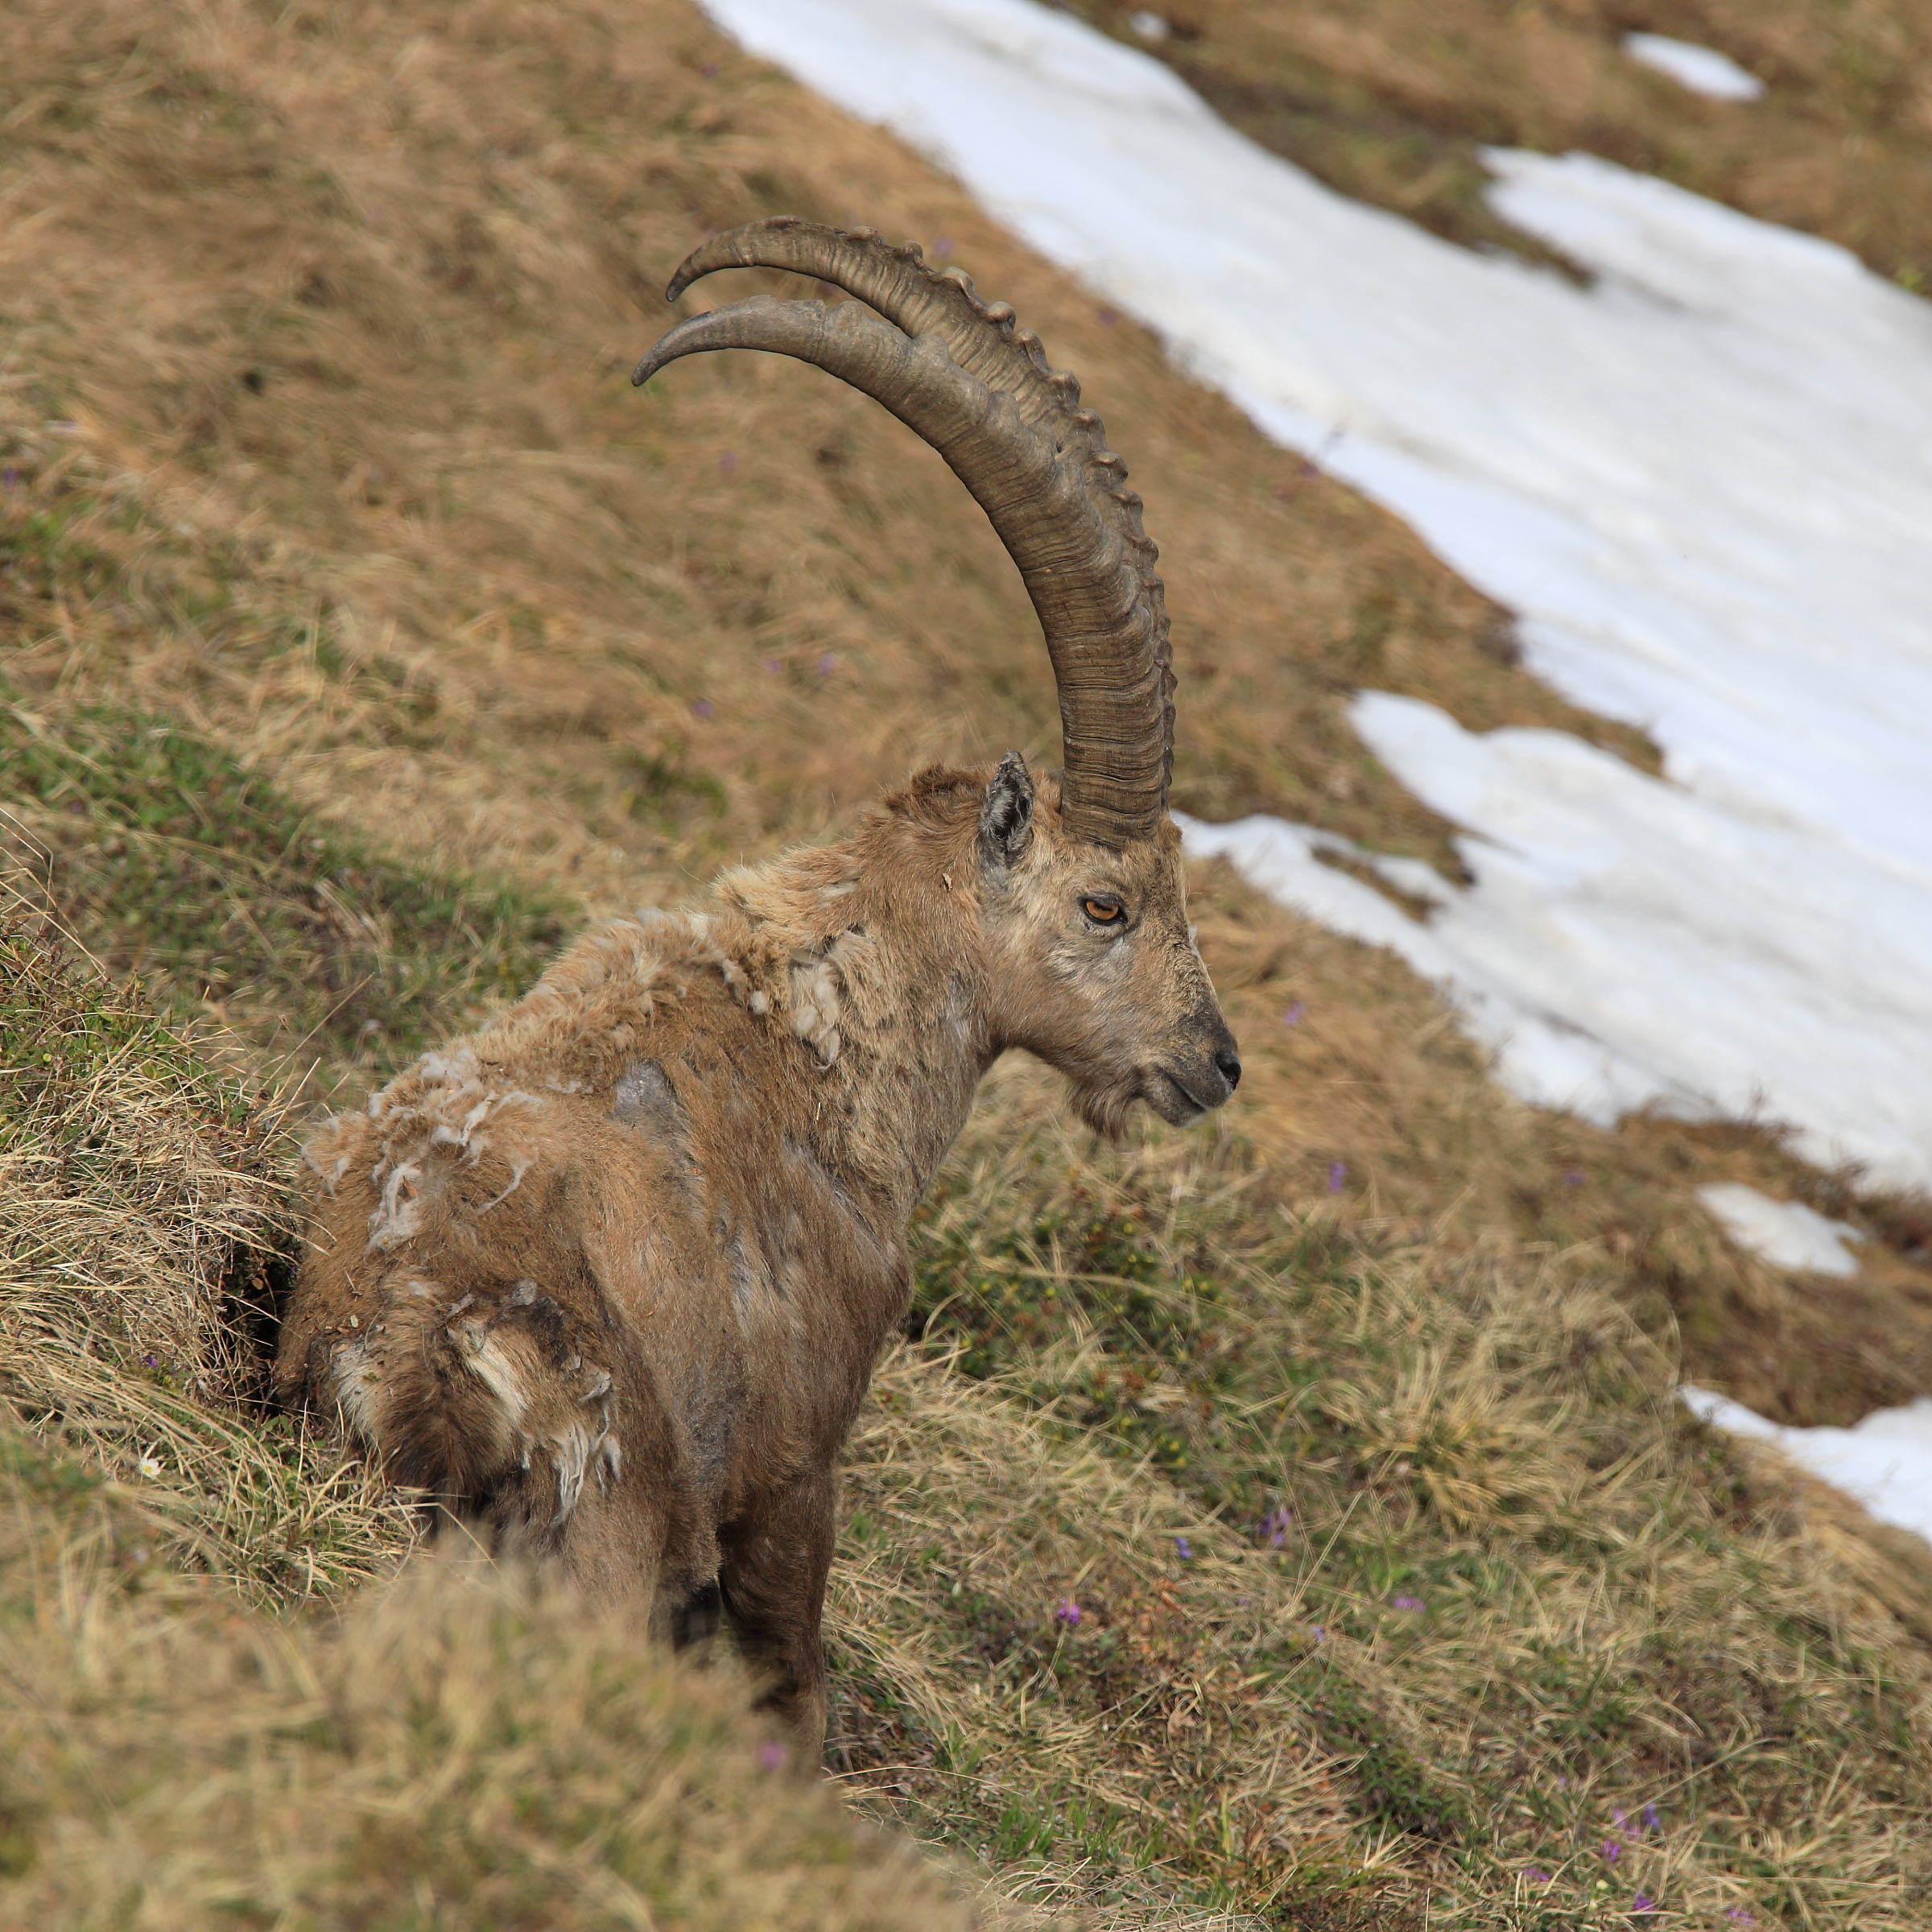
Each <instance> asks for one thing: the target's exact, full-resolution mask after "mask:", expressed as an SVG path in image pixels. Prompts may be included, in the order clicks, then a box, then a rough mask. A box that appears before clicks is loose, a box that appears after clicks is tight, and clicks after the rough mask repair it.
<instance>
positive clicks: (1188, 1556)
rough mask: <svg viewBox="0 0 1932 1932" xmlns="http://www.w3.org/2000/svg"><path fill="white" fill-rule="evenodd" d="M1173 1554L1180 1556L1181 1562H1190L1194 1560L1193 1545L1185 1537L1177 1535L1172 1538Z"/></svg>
mask: <svg viewBox="0 0 1932 1932" xmlns="http://www.w3.org/2000/svg"><path fill="white" fill-rule="evenodd" d="M1174 1554H1176V1555H1177V1556H1179V1558H1180V1559H1181V1561H1182V1562H1183V1563H1192V1562H1193V1561H1194V1546H1193V1545H1192V1544H1191V1543H1190V1542H1188V1541H1187V1538H1186V1537H1184V1536H1177V1537H1176V1538H1174Z"/></svg>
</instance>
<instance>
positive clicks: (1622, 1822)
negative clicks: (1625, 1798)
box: [1610, 1810, 1630, 1838]
mask: <svg viewBox="0 0 1932 1932" xmlns="http://www.w3.org/2000/svg"><path fill="white" fill-rule="evenodd" d="M1610 1822H1611V1823H1612V1824H1613V1825H1615V1826H1616V1828H1617V1830H1618V1831H1620V1832H1622V1833H1623V1835H1624V1837H1626V1838H1628V1837H1629V1835H1630V1821H1629V1818H1626V1817H1625V1816H1624V1814H1623V1813H1622V1812H1620V1811H1616V1810H1613V1811H1612V1813H1611V1814H1610Z"/></svg>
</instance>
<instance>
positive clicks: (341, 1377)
mask: <svg viewBox="0 0 1932 1932" xmlns="http://www.w3.org/2000/svg"><path fill="white" fill-rule="evenodd" d="M329 1373H330V1376H331V1377H332V1379H333V1381H334V1382H335V1385H336V1407H337V1408H339V1409H340V1410H341V1411H342V1419H343V1421H344V1422H346V1423H347V1424H348V1425H349V1433H350V1435H353V1436H355V1437H357V1438H358V1439H360V1440H361V1442H362V1443H363V1444H364V1445H365V1447H369V1448H370V1449H378V1448H380V1447H381V1446H382V1445H381V1444H380V1443H379V1442H378V1439H377V1436H376V1411H375V1399H376V1371H375V1368H374V1364H372V1363H371V1362H370V1360H369V1348H368V1345H367V1344H365V1343H362V1342H351V1343H350V1344H349V1345H348V1346H347V1347H346V1348H338V1349H337V1350H336V1353H335V1359H334V1360H332V1362H331V1363H330V1364H329Z"/></svg>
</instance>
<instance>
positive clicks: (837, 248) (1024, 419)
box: [631, 217, 1174, 848]
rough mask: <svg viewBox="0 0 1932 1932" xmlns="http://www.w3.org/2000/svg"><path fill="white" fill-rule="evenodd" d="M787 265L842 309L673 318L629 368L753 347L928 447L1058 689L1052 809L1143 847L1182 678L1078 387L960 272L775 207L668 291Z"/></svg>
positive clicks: (1157, 583)
mask: <svg viewBox="0 0 1932 1932" xmlns="http://www.w3.org/2000/svg"><path fill="white" fill-rule="evenodd" d="M749 267H768V268H786V269H791V270H794V271H795V273H797V274H800V275H813V276H816V277H817V278H818V279H819V280H821V281H825V282H830V283H835V284H836V286H837V287H840V288H843V289H844V290H845V291H847V292H848V293H849V294H851V295H857V297H858V298H859V299H860V300H861V301H862V302H864V303H867V304H868V305H869V307H870V308H874V309H877V311H878V312H879V315H880V316H884V317H885V318H886V320H884V321H883V322H881V320H879V319H878V316H873V315H869V314H868V313H867V312H865V309H862V308H857V307H856V306H854V305H853V304H851V303H844V304H841V305H840V307H839V308H836V309H828V308H826V307H825V305H824V303H819V302H777V301H774V300H772V299H770V297H767V296H758V297H754V298H753V299H751V300H750V301H747V302H737V303H731V304H730V305H729V306H728V307H726V308H720V309H714V310H712V312H710V313H709V314H708V315H704V316H694V317H693V318H692V319H691V320H690V321H688V322H683V323H680V324H679V325H678V326H677V327H676V328H674V329H672V330H671V332H669V333H668V334H667V336H664V338H663V340H662V341H660V342H658V344H657V345H655V346H654V348H653V349H651V351H650V353H649V354H648V355H646V357H644V359H643V361H641V362H640V363H639V364H638V367H637V369H636V371H635V373H634V374H633V376H632V378H631V380H632V381H633V382H637V383H640V384H642V383H643V382H648V381H649V380H650V378H651V377H652V376H654V374H657V372H658V370H659V369H662V368H663V366H664V365H666V364H667V363H668V362H671V361H675V360H676V359H677V357H680V356H686V355H692V354H696V353H700V352H702V351H704V350H707V349H765V350H768V351H770V352H771V353H774V354H779V355H789V356H795V357H799V359H800V360H802V361H807V362H812V363H815V364H816V365H818V366H819V368H821V369H826V370H828V371H829V372H830V373H831V374H833V375H836V376H837V377H839V378H840V379H841V380H843V381H844V382H848V383H850V384H851V385H852V387H853V388H855V389H860V390H864V391H865V394H867V395H869V396H871V397H872V398H873V399H874V400H875V401H877V402H878V403H883V404H884V405H885V407H886V408H887V409H889V410H890V411H892V413H893V414H894V415H895V416H897V417H898V419H900V421H901V422H902V423H906V425H907V426H908V427H910V428H911V429H913V430H914V431H916V432H917V433H918V434H919V436H923V438H924V439H925V440H926V441H927V442H928V443H930V444H931V445H932V446H933V448H935V449H936V450H938V451H939V454H940V455H941V456H943V457H944V458H945V459H946V460H947V463H948V464H950V465H951V466H952V470H953V473H954V474H955V475H956V476H957V477H959V479H960V481H961V482H963V483H964V485H966V487H967V489H969V490H970V491H972V494H973V496H974V497H975V498H976V500H977V502H979V504H980V507H981V508H982V509H983V510H985V512H986V514H987V516H988V517H989V518H990V519H991V521H992V523H993V528H994V530H997V532H998V534H999V536H1000V539H1001V542H1002V543H1005V546H1006V548H1007V551H1009V554H1010V555H1011V556H1012V558H1013V562H1014V563H1015V564H1017V565H1018V567H1019V571H1020V575H1021V576H1022V578H1023V579H1024V580H1025V581H1026V588H1027V592H1028V594H1029V595H1030V597H1032V599H1033V606H1034V609H1035V610H1036V611H1037V612H1038V613H1039V619H1040V625H1041V628H1042V630H1044V631H1045V633H1046V636H1047V652H1048V654H1049V655H1050V656H1051V658H1052V660H1053V671H1054V679H1055V683H1057V684H1058V686H1059V699H1060V725H1061V733H1062V739H1063V762H1064V766H1065V774H1064V778H1063V783H1062V787H1061V795H1062V809H1063V815H1064V817H1065V819H1066V821H1067V824H1068V825H1069V827H1070V828H1071V829H1072V830H1074V831H1075V832H1078V833H1079V834H1080V835H1081V836H1083V837H1085V838H1088V839H1092V840H1094V841H1095V842H1096V843H1097V844H1103V845H1109V846H1113V847H1115V848H1119V847H1121V846H1122V845H1125V844H1126V843H1127V842H1128V841H1129V840H1132V839H1136V838H1145V837H1146V836H1149V835H1150V833H1151V832H1153V830H1154V827H1155V825H1156V824H1158V822H1159V819H1160V816H1161V813H1162V809H1163V808H1164V807H1165V806H1166V800H1167V780H1168V773H1169V769H1170V766H1171V764H1172V762H1173V755H1174V696H1173V693H1174V673H1173V670H1172V667H1171V663H1170V650H1169V646H1168V641H1167V613H1166V602H1165V599H1164V597H1163V595H1162V588H1161V580H1160V579H1159V577H1158V576H1156V575H1155V574H1154V559H1155V557H1156V555H1157V554H1158V553H1157V552H1156V551H1155V549H1154V545H1153V544H1152V543H1150V541H1149V540H1148V538H1147V536H1146V533H1145V532H1144V531H1143V530H1141V499H1140V498H1139V497H1137V496H1136V495H1135V494H1134V493H1133V491H1132V490H1130V489H1128V488H1127V487H1126V475H1127V471H1126V466H1125V464H1123V463H1122V462H1121V460H1120V458H1119V457H1118V456H1115V455H1114V454H1113V452H1111V451H1110V450H1108V448H1107V446H1106V431H1105V430H1104V427H1103V426H1102V424H1101V423H1100V418H1099V417H1098V416H1096V415H1094V413H1093V412H1092V411H1091V410H1087V409H1083V408H1081V407H1080V385H1079V384H1078V383H1077V382H1075V380H1074V378H1072V377H1071V376H1070V375H1066V374H1060V373H1059V372H1057V371H1055V370H1054V369H1050V368H1048V366H1047V359H1046V357H1045V356H1044V355H1043V354H1042V352H1041V349H1040V344H1039V339H1038V336H1034V334H1033V333H1032V332H1030V330H1026V329H1021V328H1015V326H1014V324H1013V311H1012V309H1011V308H1009V307H1008V306H1007V304H1006V303H1004V302H994V303H987V302H982V301H981V300H980V297H979V295H978V294H977V293H976V291H975V290H974V288H973V286H972V283H971V282H970V281H969V280H968V279H967V277H966V276H964V275H961V274H960V273H959V272H958V271H957V270H945V271H943V272H941V273H935V271H934V270H931V269H930V268H928V267H927V266H925V264H924V263H923V262H922V261H921V259H920V257H919V249H918V248H917V247H916V246H914V244H912V243H910V242H907V243H906V244H905V245H904V246H901V247H898V248H889V247H888V246H886V244H885V243H884V242H881V240H880V239H879V237H878V236H877V234H875V233H873V232H872V231H871V230H870V229H857V230H852V231H847V230H841V229H832V228H823V227H819V225H816V224H815V223H811V222H806V221H795V220H793V219H791V218H789V217H781V218H780V219H778V220H777V221H758V222H753V223H752V224H751V225H749V226H748V227H745V228H737V229H732V230H731V231H730V232H729V233H725V234H721V235H716V236H713V237H712V239H711V240H710V241H708V242H706V243H705V244H704V246H703V247H701V248H700V249H699V250H696V253H694V254H692V255H691V257H690V258H688V259H687V261H686V262H684V264H683V266H682V267H680V268H679V270H678V272H677V274H676V275H675V276H673V277H672V279H671V287H670V288H669V290H668V291H667V296H668V299H671V300H672V301H675V300H676V299H677V298H678V297H679V295H682V294H683V292H684V291H685V290H686V289H687V287H690V285H691V283H693V282H695V281H696V279H698V278H699V277H700V275H709V274H711V273H712V271H713V270H716V269H720V268H749Z"/></svg>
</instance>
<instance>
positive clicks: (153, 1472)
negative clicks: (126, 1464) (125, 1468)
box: [134, 1451, 161, 1481]
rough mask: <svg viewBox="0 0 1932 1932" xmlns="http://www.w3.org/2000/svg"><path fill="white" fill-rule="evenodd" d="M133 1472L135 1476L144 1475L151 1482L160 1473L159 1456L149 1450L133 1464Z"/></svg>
mask: <svg viewBox="0 0 1932 1932" xmlns="http://www.w3.org/2000/svg"><path fill="white" fill-rule="evenodd" d="M134 1473H135V1474H136V1475H137V1476H146V1477H147V1478H148V1480H150V1481H152V1480H154V1478H155V1477H156V1476H159V1474H160V1473H161V1459H160V1457H159V1456H158V1455H155V1454H154V1453H153V1451H149V1453H148V1454H147V1455H144V1456H142V1459H140V1461H139V1462H138V1463H135V1464H134Z"/></svg>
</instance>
